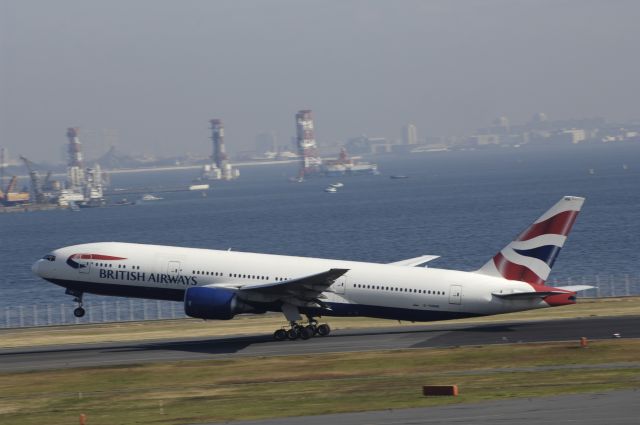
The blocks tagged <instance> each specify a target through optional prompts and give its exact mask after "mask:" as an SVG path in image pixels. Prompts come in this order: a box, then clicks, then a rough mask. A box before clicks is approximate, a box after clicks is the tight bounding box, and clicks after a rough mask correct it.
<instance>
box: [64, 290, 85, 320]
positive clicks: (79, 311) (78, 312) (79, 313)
mask: <svg viewBox="0 0 640 425" xmlns="http://www.w3.org/2000/svg"><path fill="white" fill-rule="evenodd" d="M66 293H67V295H73V302H75V303H78V307H76V308H75V309H74V310H73V315H74V316H76V317H84V314H85V311H84V308H82V292H76V291H72V290H71V289H67V291H66Z"/></svg>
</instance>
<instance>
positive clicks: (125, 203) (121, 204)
mask: <svg viewBox="0 0 640 425" xmlns="http://www.w3.org/2000/svg"><path fill="white" fill-rule="evenodd" d="M112 205H113V206H114V207H126V206H128V205H135V202H131V201H129V200H128V199H127V198H122V199H121V200H119V201H116V202H114V203H113V204H112Z"/></svg>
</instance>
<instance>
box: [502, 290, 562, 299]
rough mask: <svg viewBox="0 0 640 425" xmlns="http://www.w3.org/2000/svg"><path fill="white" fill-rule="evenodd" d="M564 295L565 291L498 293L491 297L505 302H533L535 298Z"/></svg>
mask: <svg viewBox="0 0 640 425" xmlns="http://www.w3.org/2000/svg"><path fill="white" fill-rule="evenodd" d="M560 294H566V292H565V291H540V292H536V291H533V292H511V293H508V294H501V293H500V292H494V293H493V294H492V295H494V296H496V297H498V298H502V299H505V300H534V299H537V298H544V297H548V296H549V295H560Z"/></svg>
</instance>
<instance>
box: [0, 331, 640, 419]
mask: <svg viewBox="0 0 640 425" xmlns="http://www.w3.org/2000/svg"><path fill="white" fill-rule="evenodd" d="M639 350H640V340H610V341H595V342H592V343H591V344H590V345H589V347H588V348H580V347H579V343H578V341H576V342H575V343H574V344H570V343H544V344H543V343H535V344H513V345H491V346H476V347H456V348H446V349H411V350H393V351H378V352H366V353H335V354H320V355H313V356H309V355H306V356H285V357H249V358H245V357H242V358H234V359H224V360H207V361H185V362H171V363H152V364H144V365H127V366H119V367H99V368H78V369H69V370H64V371H37V372H20V373H5V374H0V423H7V424H9V423H11V424H25V425H31V424H33V425H35V424H42V423H47V424H50V425H56V424H69V423H74V422H75V421H77V418H78V416H79V415H80V413H85V414H86V415H87V416H88V418H89V421H88V423H90V424H91V425H100V424H105V425H106V424H109V425H115V424H161V425H162V424H179V423H198V422H212V421H228V420H236V419H258V418H268V417H282V416H297V415H310V414H326V413H339V412H355V411H365V410H381V409H399V408H407V407H421V406H433V405H443V404H450V403H465V402H474V401H480V400H494V399H504V398H509V397H535V396H543V395H545V396H546V395H558V394H568V393H577V392H592V391H605V390H613V389H625V388H640V361H639V360H638V356H637V353H638V352H639ZM581 366H582V367H581ZM427 384H444V385H450V384H457V385H458V386H459V388H460V393H461V395H460V396H459V397H452V398H447V397H444V398H442V397H439V398H425V397H423V396H422V395H421V386H422V385H427Z"/></svg>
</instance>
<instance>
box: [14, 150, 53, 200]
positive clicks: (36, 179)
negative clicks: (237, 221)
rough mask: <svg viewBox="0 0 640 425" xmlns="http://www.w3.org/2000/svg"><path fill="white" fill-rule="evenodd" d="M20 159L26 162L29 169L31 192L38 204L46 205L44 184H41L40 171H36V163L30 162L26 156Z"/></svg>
mask: <svg viewBox="0 0 640 425" xmlns="http://www.w3.org/2000/svg"><path fill="white" fill-rule="evenodd" d="M20 159H21V160H22V162H24V165H25V167H27V171H29V178H30V179H31V190H32V191H33V194H34V196H35V199H36V204H44V203H46V202H47V201H46V198H45V196H44V192H43V191H42V184H41V183H40V175H39V174H38V171H36V169H35V167H34V163H33V162H31V161H29V160H28V159H27V158H25V157H24V156H21V157H20Z"/></svg>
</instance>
